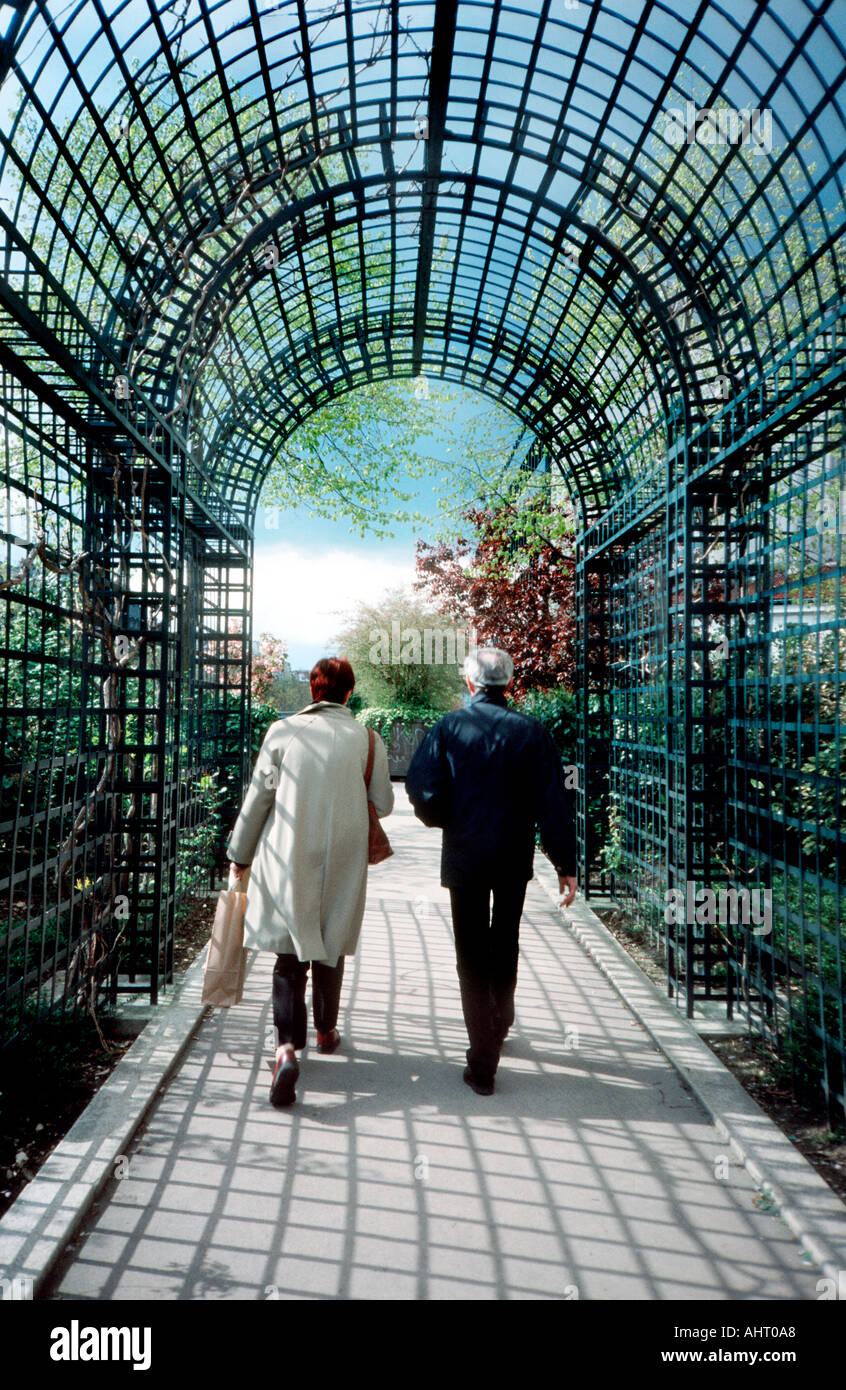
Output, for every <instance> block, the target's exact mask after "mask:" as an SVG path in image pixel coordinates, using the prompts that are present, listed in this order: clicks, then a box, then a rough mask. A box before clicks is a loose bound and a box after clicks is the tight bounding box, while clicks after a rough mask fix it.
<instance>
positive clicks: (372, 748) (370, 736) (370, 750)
mask: <svg viewBox="0 0 846 1390" xmlns="http://www.w3.org/2000/svg"><path fill="white" fill-rule="evenodd" d="M375 756H376V737H375V735H374V733H373V730H372V729H368V730H367V766H366V768H365V769H364V785H365V787H367V789H368V791H369V790H370V778H371V777H372V776H373V759H374V757H375Z"/></svg>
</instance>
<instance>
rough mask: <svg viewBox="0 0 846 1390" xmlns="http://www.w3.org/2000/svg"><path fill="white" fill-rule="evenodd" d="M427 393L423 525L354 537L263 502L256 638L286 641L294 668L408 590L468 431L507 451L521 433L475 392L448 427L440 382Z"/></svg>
mask: <svg viewBox="0 0 846 1390" xmlns="http://www.w3.org/2000/svg"><path fill="white" fill-rule="evenodd" d="M450 389H451V390H455V389H456V388H450ZM430 390H431V399H432V407H433V408H432V421H433V431H432V434H431V436H430V437H428V438H426V439H421V440H420V444H419V453H420V455H421V456H422V457H429V458H431V459H433V460H435V462H433V466H432V472H431V481H430V480H429V479H425V478H424V479H420V480H414V481H413V482H411V483H409V484H408V488H407V490H408V491H411V490H412V489H414V490H415V492H416V494H417V496H416V500H415V501H414V502H410V503H409V504H408V506H409V509H410V510H418V511H421V512H423V513H424V514H425V515H426V516H427V517H428V518H429V523H428V525H427V526H426V527H421V526H420V525H419V524H418V523H415V522H408V523H406V524H404V525H399V526H397V528H396V531H395V533H394V536H393V539H391V540H383V539H380V538H377V537H372V536H371V537H366V538H362V537H361V536H359V535H358V534H356V533H351V531H350V528H349V525H348V523H347V522H345V521H337V522H332V521H327V520H324V519H322V518H319V517H311V516H309V513H308V509H307V508H305V507H298V508H293V509H291V510H290V511H279V510H278V509H277V508H276V507H275V506H269V507H268V508H267V509H266V508H265V507H263V506H262V504H261V503H259V509H258V515H257V521H256V530H255V566H254V571H253V585H254V588H253V633H254V635H255V636H256V637H258V636H259V634H260V633H262V632H270V633H272V634H273V636H274V637H279V638H281V639H282V641H284V642H286V643H287V646H288V651H289V659H290V662H291V665H292V666H293V667H294V668H295V669H302V668H306V667H311V666H312V665H313V664H314V662H315V661H317V660H318V658H319V657H321V656H325V655H327V652H328V651H330V650H332V638H333V636H334V635H335V634H336V633H337V631H338V629H339V628H340V627H341V626H342V624H343V620H344V617H345V616H346V615H347V614H348V613H350V612H351V611H352V610H354V609H355V608H356V607H357V605H358V604H359V603H366V602H373V601H374V600H377V599H379V598H381V596H382V595H383V594H384V593H385V592H386V591H387V590H388V589H395V588H399V587H401V586H402V587H406V588H410V587H411V584H412V582H413V580H414V577H415V569H414V555H415V541H416V539H417V537H418V536H421V535H422V537H423V538H424V539H427V540H431V539H433V537H434V534H435V532H436V531H437V530H438V529H439V526H440V524H441V513H440V511H439V503H438V497H437V494H436V488H435V483H436V478H437V475H438V474H439V473H443V472H445V471H446V470H454V469H461V468H462V439H463V438H466V437H467V433H468V431H470V430H473V431H474V432H480V431H481V430H490V431H491V432H492V434H494V435H496V436H498V437H501V438H503V439H504V440H506V441H507V442H508V445H509V446H510V444H511V442H512V441H513V440H516V439H517V437H518V435H519V434H520V425H519V422H518V421H517V420H516V419H515V418H514V417H509V416H506V415H505V412H503V411H502V410H500V409H498V408H497V407H495V406H494V405H493V404H492V403H491V402H489V401H487V400H486V399H485V398H484V397H483V396H481V395H478V394H477V393H475V392H471V391H464V392H461V395H460V399H459V401H458V404H457V408H456V410H455V413H454V418H453V420H452V421H451V422H447V423H443V422H442V420H441V417H440V416H439V412H438V410H437V400H438V390H439V386H438V383H437V382H436V381H432V382H431V383H430ZM526 447H528V441H526V444H525V445H524V449H525V448H526ZM524 449H521V453H522V452H523V451H524ZM268 518H270V519H272V520H273V521H278V528H276V527H271V526H268V525H267V520H268Z"/></svg>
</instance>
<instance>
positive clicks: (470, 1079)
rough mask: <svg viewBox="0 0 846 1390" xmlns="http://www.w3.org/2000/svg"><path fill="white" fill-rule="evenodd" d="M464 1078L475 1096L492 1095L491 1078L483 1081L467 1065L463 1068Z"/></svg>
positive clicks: (492, 1085)
mask: <svg viewBox="0 0 846 1390" xmlns="http://www.w3.org/2000/svg"><path fill="white" fill-rule="evenodd" d="M464 1080H465V1082H466V1084H467V1085H468V1086H469V1087H470V1090H471V1091H475V1092H476V1095H477V1096H492V1095H493V1093H494V1084H493V1080H490V1081H484V1080H483V1079H482V1078H481V1077H479V1076H475V1075H474V1074H473V1072H472V1071H471V1070H470V1068H469V1067H465V1068H464Z"/></svg>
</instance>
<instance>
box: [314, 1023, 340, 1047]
mask: <svg viewBox="0 0 846 1390" xmlns="http://www.w3.org/2000/svg"><path fill="white" fill-rule="evenodd" d="M340 1046H341V1035H340V1033H339V1032H338V1030H337V1028H332V1029H330V1031H329V1032H328V1033H318V1035H317V1050H318V1052H337V1051H338V1048H339V1047H340Z"/></svg>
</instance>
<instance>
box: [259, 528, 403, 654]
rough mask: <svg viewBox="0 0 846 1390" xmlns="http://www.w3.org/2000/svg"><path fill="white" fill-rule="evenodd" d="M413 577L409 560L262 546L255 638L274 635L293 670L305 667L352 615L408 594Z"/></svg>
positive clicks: (356, 552) (353, 552)
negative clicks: (392, 595)
mask: <svg viewBox="0 0 846 1390" xmlns="http://www.w3.org/2000/svg"><path fill="white" fill-rule="evenodd" d="M415 573H416V572H415V568H414V561H413V559H411V558H409V559H408V560H402V559H399V558H392V557H391V556H390V555H383V556H380V555H378V554H377V555H374V554H372V553H371V552H368V551H364V550H351V549H348V550H345V549H343V548H342V547H340V546H337V547H332V548H330V549H328V550H324V551H321V550H320V549H319V548H317V547H314V546H309V547H305V546H304V547H302V548H300V547H299V546H296V545H291V544H289V543H281V544H279V545H278V546H273V547H270V546H267V545H263V546H262V547H261V548H257V549H256V551H255V564H254V569H253V634H254V635H255V636H256V637H258V635H259V633H261V632H272V633H273V635H274V636H275V637H280V638H282V640H283V641H284V642H287V644H288V648H289V651H290V656H291V662H292V665H293V666H295V667H296V666H300V665H306V664H308V663H309V662H311V661H315V660H316V659H317V657H318V656H321V655H323V654H324V652H325V649H326V647H327V646H328V644H329V641H330V639H331V638H332V637H333V636H334V634H335V633H336V632H337V631H338V628H339V627H341V625H342V622H343V618H344V616H345V615H346V614H347V613H348V612H349V611H350V610H351V609H355V607H356V606H357V604H359V603H372V602H374V601H375V600H376V599H378V598H380V597H381V596H382V595H383V594H384V592H385V590H386V589H396V588H399V587H400V586H401V585H402V586H405V587H407V588H410V586H411V584H412V583H413V581H414V578H415Z"/></svg>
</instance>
